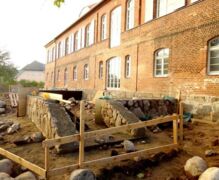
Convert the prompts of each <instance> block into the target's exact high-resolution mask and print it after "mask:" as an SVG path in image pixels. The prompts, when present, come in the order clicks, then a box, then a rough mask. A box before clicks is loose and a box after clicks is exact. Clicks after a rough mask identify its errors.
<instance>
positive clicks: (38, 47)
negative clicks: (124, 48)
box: [0, 0, 100, 68]
mask: <svg viewBox="0 0 219 180" xmlns="http://www.w3.org/2000/svg"><path fill="white" fill-rule="evenodd" d="M99 1H100V0H65V4H63V5H62V6H61V8H57V7H55V6H53V0H0V49H1V50H2V49H4V50H7V51H9V52H10V54H11V55H10V56H11V61H12V62H13V63H14V64H15V65H16V67H18V68H22V67H23V66H25V65H26V64H29V63H31V62H32V61H34V60H37V61H40V62H43V63H45V61H46V60H45V57H46V53H45V49H44V45H45V44H46V43H47V42H49V41H50V40H52V39H53V38H54V37H55V36H56V35H58V34H59V33H60V32H62V31H63V30H64V29H65V28H66V27H68V26H69V25H71V24H72V23H73V22H74V21H75V20H77V19H78V15H79V13H80V10H81V9H82V8H83V7H84V6H86V5H90V4H93V3H96V2H99Z"/></svg>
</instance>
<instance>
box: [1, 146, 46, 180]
mask: <svg viewBox="0 0 219 180" xmlns="http://www.w3.org/2000/svg"><path fill="white" fill-rule="evenodd" d="M0 154H1V155H2V156H4V157H6V158H8V159H11V160H12V161H14V162H16V163H18V164H20V165H21V166H24V167H26V168H27V169H29V170H31V171H33V172H34V173H36V174H38V175H39V176H42V177H46V170H45V169H43V168H41V167H39V166H37V165H35V164H33V163H31V162H29V161H27V160H25V159H23V158H21V157H19V156H17V155H15V154H13V153H11V152H9V151H6V150H5V149H2V148H0Z"/></svg>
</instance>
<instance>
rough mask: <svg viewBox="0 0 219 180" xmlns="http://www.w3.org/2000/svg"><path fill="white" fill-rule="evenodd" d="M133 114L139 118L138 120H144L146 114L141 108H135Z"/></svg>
mask: <svg viewBox="0 0 219 180" xmlns="http://www.w3.org/2000/svg"><path fill="white" fill-rule="evenodd" d="M132 112H133V113H134V114H135V115H136V116H137V117H138V118H140V119H141V118H144V116H145V115H144V113H143V112H142V110H141V108H139V107H137V108H134V109H133V110H132Z"/></svg>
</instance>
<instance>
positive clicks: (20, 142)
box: [13, 136, 32, 146]
mask: <svg viewBox="0 0 219 180" xmlns="http://www.w3.org/2000/svg"><path fill="white" fill-rule="evenodd" d="M13 143H14V144H16V145H17V146H21V145H24V144H29V143H32V139H31V138H30V136H24V137H19V138H17V139H15V140H14V141H13Z"/></svg>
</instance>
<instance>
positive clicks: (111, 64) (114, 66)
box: [107, 57, 121, 88]
mask: <svg viewBox="0 0 219 180" xmlns="http://www.w3.org/2000/svg"><path fill="white" fill-rule="evenodd" d="M120 70H121V61H120V58H119V57H114V58H112V59H110V60H108V61H107V88H120V76H121V72H120Z"/></svg>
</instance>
